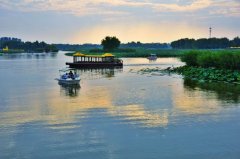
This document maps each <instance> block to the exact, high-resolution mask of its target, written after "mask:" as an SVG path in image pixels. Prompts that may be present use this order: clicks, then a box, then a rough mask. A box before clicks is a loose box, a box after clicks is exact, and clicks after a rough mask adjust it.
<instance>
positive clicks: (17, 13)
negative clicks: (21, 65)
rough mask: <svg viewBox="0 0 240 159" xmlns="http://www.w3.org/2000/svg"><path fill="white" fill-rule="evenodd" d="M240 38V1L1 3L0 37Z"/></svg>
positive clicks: (55, 40) (20, 0) (95, 39)
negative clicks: (210, 35)
mask: <svg viewBox="0 0 240 159" xmlns="http://www.w3.org/2000/svg"><path fill="white" fill-rule="evenodd" d="M210 26H211V27H212V28H213V33H212V36H214V37H228V38H230V39H232V38H233V37H236V36H240V29H239V28H240V0H0V37H2V36H12V37H18V38H21V39H23V40H24V41H26V40H30V41H34V40H40V41H42V40H43V41H46V42H49V43H100V41H101V39H103V38H104V37H105V36H107V35H109V36H117V37H118V38H119V39H120V40H121V41H122V42H129V41H141V42H171V41H173V40H177V39H180V38H208V37H209V31H208V30H209V27H210Z"/></svg>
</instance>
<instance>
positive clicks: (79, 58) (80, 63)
mask: <svg viewBox="0 0 240 159" xmlns="http://www.w3.org/2000/svg"><path fill="white" fill-rule="evenodd" d="M66 64H67V65H69V66H70V67H71V68H84V67H96V68H98V67H114V66H121V67H122V66H123V62H122V60H120V59H117V58H115V56H114V55H113V54H111V53H105V54H103V55H85V54H82V53H80V52H78V53H75V54H74V55H73V62H72V63H69V62H67V63H66Z"/></svg>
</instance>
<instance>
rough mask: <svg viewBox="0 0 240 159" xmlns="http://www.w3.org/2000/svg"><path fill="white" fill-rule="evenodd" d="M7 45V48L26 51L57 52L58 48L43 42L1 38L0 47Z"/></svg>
mask: <svg viewBox="0 0 240 159" xmlns="http://www.w3.org/2000/svg"><path fill="white" fill-rule="evenodd" d="M6 46H8V48H9V49H18V50H24V51H26V52H57V51H58V49H57V48H56V46H55V45H53V44H47V43H45V42H43V41H42V42H38V41H35V42H29V41H27V42H23V41H21V40H11V39H10V40H6V38H5V40H1V39H0V48H1V49H2V48H5V47H6Z"/></svg>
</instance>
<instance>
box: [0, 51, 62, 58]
mask: <svg viewBox="0 0 240 159" xmlns="http://www.w3.org/2000/svg"><path fill="white" fill-rule="evenodd" d="M57 55H58V53H57V52H50V53H11V54H2V57H1V58H2V59H5V60H13V59H46V58H49V57H50V58H56V57H57Z"/></svg>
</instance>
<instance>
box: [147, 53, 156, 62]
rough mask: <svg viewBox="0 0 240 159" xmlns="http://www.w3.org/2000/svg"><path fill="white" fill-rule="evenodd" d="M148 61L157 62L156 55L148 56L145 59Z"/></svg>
mask: <svg viewBox="0 0 240 159" xmlns="http://www.w3.org/2000/svg"><path fill="white" fill-rule="evenodd" d="M147 59H148V60H152V61H153V60H157V55H156V54H151V55H150V56H148V57H147Z"/></svg>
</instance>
